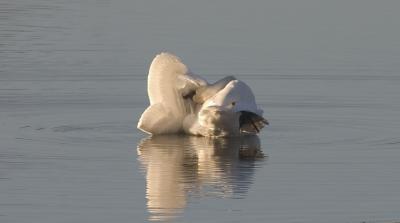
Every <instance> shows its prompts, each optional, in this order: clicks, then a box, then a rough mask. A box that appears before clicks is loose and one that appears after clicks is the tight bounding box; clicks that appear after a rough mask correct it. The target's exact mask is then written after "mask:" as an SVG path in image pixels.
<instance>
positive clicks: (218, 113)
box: [138, 53, 268, 136]
mask: <svg viewBox="0 0 400 223" xmlns="http://www.w3.org/2000/svg"><path fill="white" fill-rule="evenodd" d="M147 86H148V88H147V90H148V95H149V100H150V106H149V107H148V108H147V109H146V110H145V111H144V112H143V114H142V116H141V117H140V120H139V123H138V128H139V129H141V130H142V131H144V132H147V133H150V134H153V135H158V134H173V133H179V132H185V133H187V134H192V135H202V136H232V135H241V134H255V133H258V132H259V130H260V129H261V128H263V127H264V125H265V124H268V122H267V121H266V120H265V119H264V118H262V113H263V111H262V110H261V109H259V108H258V107H257V105H256V103H255V98H254V95H253V93H252V91H251V89H250V87H249V86H247V85H246V84H245V83H244V82H242V81H239V80H236V79H235V78H234V77H232V76H228V77H226V78H224V79H222V80H220V81H217V82H216V83H214V84H208V83H207V81H206V80H204V79H202V78H201V77H198V76H196V75H194V74H191V73H190V71H189V69H188V68H187V67H186V66H185V65H184V64H183V63H182V62H181V61H180V59H179V58H177V57H176V56H174V55H172V54H168V53H161V54H159V55H157V56H156V57H155V58H154V60H153V62H152V63H151V65H150V70H149V76H148V83H147Z"/></svg>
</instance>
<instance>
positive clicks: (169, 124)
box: [137, 103, 182, 135]
mask: <svg viewBox="0 0 400 223" xmlns="http://www.w3.org/2000/svg"><path fill="white" fill-rule="evenodd" d="M137 127H138V129H140V130H142V131H144V132H147V133H149V134H153V135H159V134H169V133H177V132H179V131H180V130H181V128H182V123H181V122H179V121H177V120H176V118H175V116H174V114H173V113H172V112H171V111H170V110H169V109H168V108H165V106H163V105H162V104H161V103H157V104H154V105H150V106H149V107H148V108H147V109H146V110H145V111H144V112H143V114H142V116H141V117H140V120H139V123H138V125H137Z"/></svg>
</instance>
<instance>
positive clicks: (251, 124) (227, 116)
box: [198, 80, 268, 136]
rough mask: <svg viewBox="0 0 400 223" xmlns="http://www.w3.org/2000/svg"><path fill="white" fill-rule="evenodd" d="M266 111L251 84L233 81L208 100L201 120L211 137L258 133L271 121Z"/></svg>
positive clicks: (199, 114)
mask: <svg viewBox="0 0 400 223" xmlns="http://www.w3.org/2000/svg"><path fill="white" fill-rule="evenodd" d="M262 113H263V111H262V110H261V109H259V108H258V107H257V105H256V102H255V98H254V95H253V92H252V91H251V89H250V87H249V86H247V85H246V84H245V83H244V82H242V81H239V80H232V81H230V82H229V83H228V84H226V86H225V87H224V88H222V89H221V90H220V91H218V92H217V93H216V94H215V95H214V96H212V97H210V98H208V99H207V100H205V101H204V103H203V105H202V106H201V109H200V110H199V113H198V122H199V125H200V126H202V127H203V128H204V129H206V132H207V133H206V134H207V135H211V136H228V135H240V134H256V133H258V132H259V131H260V130H261V129H262V128H263V127H264V126H265V125H266V124H268V122H267V120H265V119H264V118H263V117H262Z"/></svg>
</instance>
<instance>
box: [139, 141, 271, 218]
mask: <svg viewBox="0 0 400 223" xmlns="http://www.w3.org/2000/svg"><path fill="white" fill-rule="evenodd" d="M137 151H138V155H139V160H140V163H141V164H142V167H143V169H144V170H145V172H146V198H147V208H148V211H149V213H150V219H149V220H159V221H164V220H168V219H170V218H173V217H175V216H177V215H179V214H180V213H181V212H182V211H183V209H184V208H185V206H186V203H187V200H188V197H191V198H193V197H194V198H195V197H203V196H214V197H229V198H240V197H243V196H244V195H245V194H246V192H247V190H248V188H249V186H250V185H251V183H252V178H253V174H254V170H255V168H256V167H257V162H256V160H259V159H263V158H264V154H263V153H262V151H261V147H260V140H259V138H258V136H244V137H238V138H205V137H195V136H181V135H163V136H153V137H150V138H146V139H143V140H142V141H141V142H140V143H139V145H138V148H137Z"/></svg>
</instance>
